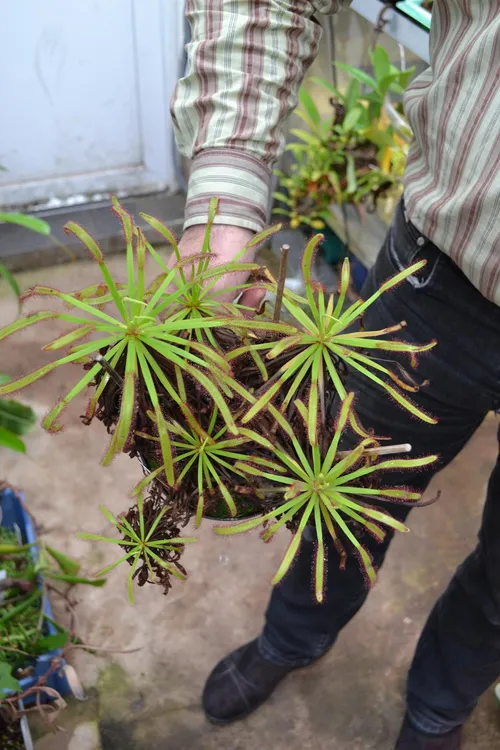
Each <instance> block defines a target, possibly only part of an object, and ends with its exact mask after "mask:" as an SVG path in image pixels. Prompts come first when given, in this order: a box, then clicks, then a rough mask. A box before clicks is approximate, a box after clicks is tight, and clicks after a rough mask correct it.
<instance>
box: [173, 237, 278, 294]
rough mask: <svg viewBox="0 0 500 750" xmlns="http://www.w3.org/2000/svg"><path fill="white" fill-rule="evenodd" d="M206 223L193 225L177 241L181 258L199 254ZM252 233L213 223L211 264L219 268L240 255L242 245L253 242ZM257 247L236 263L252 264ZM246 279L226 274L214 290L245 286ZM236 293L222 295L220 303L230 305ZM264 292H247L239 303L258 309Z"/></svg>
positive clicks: (243, 276)
mask: <svg viewBox="0 0 500 750" xmlns="http://www.w3.org/2000/svg"><path fill="white" fill-rule="evenodd" d="M206 229H207V227H206V224H196V225H195V226H192V227H189V229H186V231H185V232H184V234H183V236H182V239H181V240H180V242H179V252H180V255H181V257H182V258H189V257H190V256H196V255H198V254H199V253H200V252H201V248H202V245H203V239H204V237H205V232H206ZM253 236H254V232H252V231H251V230H250V229H243V228H242V227H234V226H229V225H227V224H214V225H213V227H212V233H211V242H210V244H211V248H212V260H211V265H213V266H218V265H223V264H224V263H229V262H230V261H232V260H233V259H234V257H235V256H236V255H237V254H238V253H239V252H240V250H241V249H242V248H244V247H245V245H247V244H248V242H249V241H250V240H251V239H252V237H253ZM255 251H256V248H254V247H252V248H248V249H247V251H246V253H245V254H244V255H243V256H242V257H241V258H239V260H238V262H239V263H252V262H253V260H254V257H255ZM175 262H176V260H175V256H174V257H173V258H171V259H170V264H169V265H170V266H173V265H175ZM246 280H247V274H246V273H243V272H233V273H230V274H226V275H225V276H223V277H222V278H221V279H219V280H218V281H217V284H216V285H215V286H214V290H219V289H224V288H225V287H233V286H237V285H239V284H244V283H245V281H246ZM236 295H237V292H234V291H232V292H231V291H230V292H227V294H222V295H221V296H220V297H219V299H220V301H221V302H232V300H233V299H234V297H235V296H236ZM263 296H264V291H263V290H261V289H246V290H245V292H244V293H243V294H242V296H241V299H240V300H239V302H240V304H242V305H245V306H247V307H253V308H257V307H258V306H259V304H260V302H261V301H262V298H263Z"/></svg>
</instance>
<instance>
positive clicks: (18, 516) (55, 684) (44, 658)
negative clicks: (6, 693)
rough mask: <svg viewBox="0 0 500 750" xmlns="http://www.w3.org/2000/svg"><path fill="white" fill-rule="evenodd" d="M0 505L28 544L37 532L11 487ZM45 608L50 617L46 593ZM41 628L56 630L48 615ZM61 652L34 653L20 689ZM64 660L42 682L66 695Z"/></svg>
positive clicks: (35, 551) (4, 517) (2, 494)
mask: <svg viewBox="0 0 500 750" xmlns="http://www.w3.org/2000/svg"><path fill="white" fill-rule="evenodd" d="M0 508H1V512H2V520H1V524H2V526H6V527H7V528H9V529H13V530H14V531H16V532H17V533H18V534H20V537H21V540H22V543H23V544H31V543H32V542H34V541H35V539H36V534H35V529H34V528H33V524H32V523H31V519H30V517H29V516H28V514H27V513H26V511H25V510H24V508H23V506H22V505H21V503H20V502H19V499H18V498H17V497H16V495H15V494H14V492H12V490H2V491H1V492H0ZM31 554H32V555H33V560H34V561H35V562H36V560H37V559H38V548H37V547H32V548H31ZM44 612H45V614H46V615H47V617H50V619H51V620H52V609H51V606H50V602H49V601H48V599H47V597H46V598H45V604H44ZM44 631H45V634H46V635H55V634H56V633H57V630H56V628H55V627H54V625H52V623H51V622H50V621H49V620H47V619H46V620H45V625H44ZM61 654H62V651H61V649H60V648H59V649H56V650H55V651H49V652H47V653H46V654H42V655H41V656H35V657H33V659H34V671H33V674H32V675H30V676H29V677H23V678H22V679H21V680H19V682H20V684H21V690H22V691H23V692H24V691H25V690H28V689H29V688H31V687H33V685H35V684H36V683H37V682H38V680H39V679H40V677H43V676H44V675H45V674H47V672H48V671H49V669H50V665H51V663H52V660H53V659H55V658H57V657H60V656H61ZM30 663H31V662H30ZM65 664H66V662H65V661H64V660H62V661H61V667H60V669H58V670H57V671H55V672H52V674H51V675H50V676H49V678H48V679H47V682H46V683H45V684H46V685H47V686H48V687H51V688H54V690H57V692H58V693H60V695H67V694H68V693H69V692H71V691H70V686H69V683H68V680H67V679H66V676H65V674H64V670H63V667H64V666H65ZM41 699H42V702H46V701H47V700H48V699H47V698H46V697H45V694H42V696H41ZM34 701H35V696H33V697H31V696H30V697H28V698H27V699H26V700H25V701H24V703H25V705H29V704H30V703H34Z"/></svg>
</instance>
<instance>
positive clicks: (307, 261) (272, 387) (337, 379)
mask: <svg viewBox="0 0 500 750" xmlns="http://www.w3.org/2000/svg"><path fill="white" fill-rule="evenodd" d="M321 239H322V236H321V235H317V236H316V237H314V238H313V239H312V240H311V241H310V242H309V243H308V245H307V247H306V250H305V252H304V255H303V258H302V273H303V277H304V282H305V287H306V297H305V298H303V297H300V296H299V295H297V294H294V293H292V292H290V291H288V290H286V291H285V292H284V294H283V298H282V303H283V306H284V307H285V308H286V309H287V311H288V313H289V315H290V317H291V318H292V320H293V321H294V323H295V326H296V327H295V330H294V331H293V332H292V333H290V334H288V335H285V336H282V337H280V338H279V340H278V341H271V342H267V341H266V342H263V343H253V344H250V345H249V346H250V347H251V348H252V350H253V352H254V353H255V352H257V351H258V352H262V351H267V354H266V359H267V360H268V361H270V360H271V361H272V360H276V359H277V358H278V357H279V358H280V360H279V361H280V362H281V363H282V364H281V366H280V368H279V369H278V370H277V372H276V373H274V375H273V376H272V377H271V378H269V379H268V381H267V386H266V387H265V388H264V390H263V392H262V393H261V395H260V396H259V398H258V399H256V400H255V402H254V403H253V405H252V406H251V407H250V409H249V410H248V411H247V413H246V414H245V416H244V417H243V419H242V421H243V423H246V422H249V421H251V420H252V419H254V418H255V417H256V415H257V414H258V413H259V412H260V411H261V410H262V409H265V408H266V407H267V405H268V404H269V403H271V402H272V401H273V399H274V398H275V397H276V396H277V395H278V394H279V395H280V398H281V409H282V410H285V409H286V408H287V407H288V406H289V404H291V403H292V401H293V399H294V398H295V397H296V396H297V393H298V392H299V389H300V388H301V386H303V384H304V383H307V384H308V386H309V398H308V405H307V414H308V417H307V423H308V435H309V440H310V441H311V442H312V443H314V442H315V440H316V435H317V430H318V415H320V416H321V414H320V412H321V411H322V412H323V417H325V416H326V415H325V414H324V404H325V393H326V391H329V390H330V389H332V388H333V389H334V390H335V391H336V392H337V394H338V395H339V397H340V398H341V399H342V400H344V399H345V398H346V396H347V392H346V389H345V386H344V383H343V379H342V377H341V368H340V365H344V367H345V366H348V367H351V368H353V369H355V370H357V371H358V372H360V373H362V374H363V375H364V376H365V377H367V378H369V379H370V380H371V381H372V382H374V383H376V384H377V385H379V386H380V387H381V388H383V389H384V390H385V391H386V392H387V393H388V394H389V395H390V396H391V397H392V398H393V399H395V400H396V401H397V402H398V403H399V404H400V405H401V406H402V407H404V408H405V409H408V411H410V412H411V413H412V414H413V415H414V416H416V417H418V418H419V419H422V420H423V421H425V422H428V423H431V424H435V422H436V420H435V419H434V417H432V416H430V415H429V414H426V413H425V412H424V411H422V409H420V408H418V407H417V406H416V405H415V404H413V403H412V402H411V401H410V400H409V399H408V398H407V397H406V396H405V395H404V394H403V393H402V392H401V389H402V390H404V391H410V392H416V391H417V390H418V387H417V386H416V385H415V384H414V382H413V381H412V380H411V379H410V378H408V377H407V378H406V379H403V375H398V374H396V373H395V372H393V370H391V368H390V367H387V366H386V365H385V364H382V363H380V362H379V361H378V360H377V359H376V358H374V357H373V356H372V355H371V352H373V350H377V351H378V350H384V351H387V352H406V353H408V355H409V357H410V359H411V361H412V362H413V363H414V364H415V363H416V360H415V357H416V355H417V354H418V353H421V352H426V351H428V350H429V349H432V348H433V347H434V346H435V345H436V341H431V342H429V343H428V344H423V345H419V344H409V343H406V342H404V341H394V340H390V341H389V340H387V339H384V338H382V337H384V336H387V335H388V334H392V333H395V332H399V331H401V330H402V329H403V328H404V326H405V325H406V324H405V322H404V321H403V322H401V323H398V324H396V325H394V326H391V327H390V328H385V329H383V330H379V331H363V330H357V331H352V330H351V328H352V326H353V324H354V323H356V322H357V321H359V320H360V319H361V318H362V316H363V314H364V312H365V311H366V310H367V309H368V307H370V305H372V304H373V303H374V302H375V301H376V300H377V299H378V298H379V297H380V296H381V295H382V294H384V293H385V292H387V291H389V290H390V289H393V288H394V287H395V286H397V285H398V284H400V283H401V281H403V280H404V279H406V278H408V276H410V275H412V274H414V273H416V272H417V271H418V270H419V269H421V268H422V267H423V266H424V265H425V261H419V262H418V263H415V264H413V265H412V266H410V267H409V268H407V269H405V270H403V271H400V272H399V273H398V274H396V275H395V276H393V277H392V278H390V279H388V280H387V281H385V282H384V283H383V284H382V286H380V287H379V289H377V291H376V292H375V293H374V294H373V295H372V296H371V297H369V298H368V299H367V300H365V301H362V300H357V301H356V302H354V303H352V304H350V305H347V306H346V299H347V290H348V287H349V280H350V270H349V261H348V260H347V259H346V260H345V261H344V264H343V268H342V276H341V286H340V290H339V294H338V296H337V299H335V298H334V295H333V294H332V295H330V296H329V298H328V299H325V292H324V290H323V288H322V287H321V286H320V285H318V284H315V283H314V282H313V280H312V275H311V273H312V271H311V268H312V261H313V257H314V253H315V250H316V248H317V246H318V244H319V242H320V241H321ZM269 277H270V278H271V279H272V277H271V276H270V274H269ZM266 288H271V289H272V288H273V283H272V284H271V286H270V287H267V286H266ZM249 346H243V347H240V348H238V349H236V350H234V351H233V352H232V353H231V354H230V355H229V357H228V358H229V359H230V360H231V359H233V358H236V357H239V356H241V354H242V353H244V352H245V351H247V350H248V348H249ZM383 377H385V379H383ZM391 381H392V382H391ZM392 383H393V384H394V385H393V384H392ZM350 414H351V423H352V426H353V427H354V428H355V429H356V430H357V431H358V432H360V433H361V434H365V433H364V431H363V429H362V428H361V426H360V424H359V421H358V420H357V418H356V415H355V414H354V412H352V411H351V412H350Z"/></svg>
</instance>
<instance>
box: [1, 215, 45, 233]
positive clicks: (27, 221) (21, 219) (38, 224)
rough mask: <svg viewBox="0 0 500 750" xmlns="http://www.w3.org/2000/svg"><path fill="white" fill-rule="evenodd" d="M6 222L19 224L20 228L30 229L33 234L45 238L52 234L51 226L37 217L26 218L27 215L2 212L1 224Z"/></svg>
mask: <svg viewBox="0 0 500 750" xmlns="http://www.w3.org/2000/svg"><path fill="white" fill-rule="evenodd" d="M2 221H5V222H7V223H8V224H17V225H18V226H20V227H24V228H25V229H29V230H31V231H32V232H37V233H38V234H44V235H45V236H47V235H49V234H50V224H48V223H47V222H46V221H44V220H43V219H39V218H37V217H36V216H26V214H19V213H15V212H11V211H9V212H7V213H5V212H0V222H2Z"/></svg>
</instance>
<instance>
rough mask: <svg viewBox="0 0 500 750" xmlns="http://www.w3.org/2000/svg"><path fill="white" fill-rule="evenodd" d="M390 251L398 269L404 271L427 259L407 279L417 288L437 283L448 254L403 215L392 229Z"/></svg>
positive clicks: (421, 288) (408, 282)
mask: <svg viewBox="0 0 500 750" xmlns="http://www.w3.org/2000/svg"><path fill="white" fill-rule="evenodd" d="M388 251H389V257H390V259H391V262H392V263H393V264H394V267H395V269H396V270H397V271H403V270H405V269H406V268H408V267H409V266H411V265H412V264H413V263H417V262H418V261H421V260H425V266H423V267H422V268H421V269H420V270H419V271H418V272H417V273H415V274H412V275H411V276H407V277H406V279H405V281H406V283H407V284H410V286H412V287H413V288H414V289H415V290H425V289H428V288H429V287H430V286H432V285H434V284H436V282H437V280H438V276H439V271H440V270H441V268H442V266H443V263H444V262H445V261H446V255H444V253H442V252H441V250H439V249H438V248H437V247H436V246H435V245H434V244H433V243H432V242H431V241H430V240H428V239H427V237H424V235H422V234H420V232H419V231H418V230H417V229H416V227H414V226H413V225H412V224H410V223H409V222H406V221H405V220H404V219H402V217H401V216H399V217H398V218H397V219H396V221H395V222H394V223H393V225H392V227H391V229H390V232H389V237H388Z"/></svg>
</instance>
